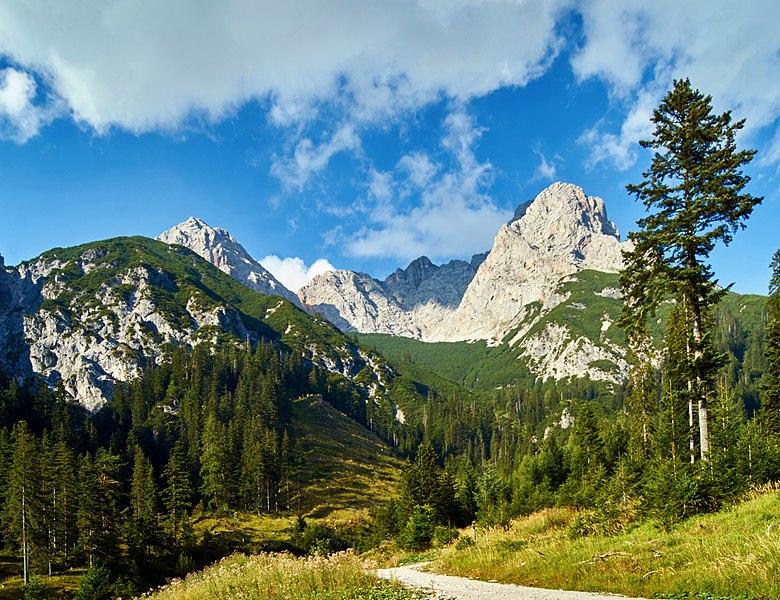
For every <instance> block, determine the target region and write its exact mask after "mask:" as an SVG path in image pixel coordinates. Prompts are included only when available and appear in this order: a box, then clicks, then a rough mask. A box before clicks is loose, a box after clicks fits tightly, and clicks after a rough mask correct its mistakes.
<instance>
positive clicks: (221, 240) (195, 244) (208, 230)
mask: <svg viewBox="0 0 780 600" xmlns="http://www.w3.org/2000/svg"><path fill="white" fill-rule="evenodd" d="M157 239H158V240H160V241H161V242H165V243H166V244H178V245H180V246H184V247H185V248H189V249H190V250H192V251H193V252H195V254H197V255H199V256H201V257H202V258H205V259H206V260H207V261H209V262H210V263H211V264H212V265H214V266H215V267H217V268H218V269H219V270H221V271H222V272H223V273H227V274H228V275H230V276H231V277H232V278H233V279H235V280H236V281H239V282H241V283H243V284H244V285H246V286H248V287H250V288H251V289H253V290H255V291H256V292H260V293H261V294H275V295H277V296H282V297H283V298H286V299H287V300H289V301H290V302H292V303H293V304H295V305H296V306H298V307H301V303H300V300H299V299H298V296H296V295H295V294H294V293H293V292H291V291H290V290H288V289H287V288H286V287H284V286H283V285H282V284H281V283H280V282H279V281H278V280H277V279H276V278H275V277H274V276H273V275H272V274H271V273H269V272H268V270H267V269H265V268H264V267H263V266H262V265H261V264H260V263H258V262H257V261H256V260H255V259H254V258H252V257H251V256H250V255H249V253H248V252H247V251H246V250H245V249H244V247H243V246H242V245H241V244H239V243H238V242H237V241H236V239H235V238H234V237H233V236H232V235H230V233H229V232H227V231H226V230H224V229H218V228H214V227H210V226H209V225H208V224H206V223H205V222H204V221H202V220H201V219H196V218H194V217H190V218H189V219H187V220H186V221H184V222H183V223H179V224H178V225H176V226H175V227H172V228H171V229H169V230H168V231H164V232H163V233H161V234H160V235H159V236H158V237H157Z"/></svg>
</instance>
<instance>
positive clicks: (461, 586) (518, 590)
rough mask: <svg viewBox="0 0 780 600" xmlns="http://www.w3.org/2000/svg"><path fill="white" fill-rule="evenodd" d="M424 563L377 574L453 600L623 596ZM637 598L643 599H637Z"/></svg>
mask: <svg viewBox="0 0 780 600" xmlns="http://www.w3.org/2000/svg"><path fill="white" fill-rule="evenodd" d="M425 564H426V563H420V564H417V565H409V566H406V567H396V568H394V569H379V570H378V571H377V572H376V574H377V575H378V576H379V577H382V578H383V579H390V580H395V581H398V582H399V583H400V584H402V585H403V586H405V587H411V588H418V589H422V590H428V591H430V592H431V597H432V598H438V599H444V598H454V599H456V600H498V599H500V600H618V599H620V598H625V596H618V595H615V594H595V593H591V592H567V591H564V590H545V589H542V588H531V587H524V586H520V585H513V584H510V583H495V582H489V581H478V580H475V579H466V578H465V577H453V576H451V575H437V574H436V573H428V572H425V571H422V570H421V568H422V567H423V566H425ZM636 600H642V599H641V598H640V599H636Z"/></svg>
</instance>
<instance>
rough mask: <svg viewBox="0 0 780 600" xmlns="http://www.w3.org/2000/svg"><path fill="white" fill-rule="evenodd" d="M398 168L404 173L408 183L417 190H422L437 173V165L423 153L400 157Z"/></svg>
mask: <svg viewBox="0 0 780 600" xmlns="http://www.w3.org/2000/svg"><path fill="white" fill-rule="evenodd" d="M398 168H400V169H401V170H403V171H405V172H406V174H407V176H408V180H409V182H411V183H412V184H414V186H415V187H417V188H424V187H425V186H427V185H428V184H429V183H430V182H431V181H432V180H433V178H434V176H435V175H436V173H437V172H438V171H439V165H437V164H436V163H434V162H433V161H432V160H431V158H430V156H428V155H427V154H425V153H423V152H413V153H411V154H407V155H406V156H403V157H401V160H399V161H398Z"/></svg>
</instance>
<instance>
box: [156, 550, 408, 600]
mask: <svg viewBox="0 0 780 600" xmlns="http://www.w3.org/2000/svg"><path fill="white" fill-rule="evenodd" d="M142 598H150V599H153V600H220V599H224V600H228V599H230V600H237V599H239V598H240V599H247V600H249V599H251V600H271V599H273V600H309V599H311V600H315V599H318V600H361V599H365V600H412V599H418V598H420V595H419V594H416V593H414V592H410V591H408V590H405V589H403V588H401V587H400V586H398V585H395V584H392V583H389V582H386V581H380V580H378V579H377V578H376V577H374V576H372V575H370V574H369V573H367V572H366V571H365V569H364V565H363V563H362V562H361V561H360V559H358V558H357V557H356V556H355V555H354V554H351V553H340V554H334V555H332V556H330V557H327V558H326V557H309V558H294V557H292V556H290V555H287V554H260V555H255V556H244V555H234V556H231V557H228V558H226V559H223V560H221V561H220V562H218V563H216V564H215V565H212V566H211V567H208V568H207V569H205V570H203V571H201V572H198V573H193V574H191V575H188V576H187V578H186V579H184V580H176V581H174V582H172V583H171V584H169V585H167V586H165V587H164V588H161V589H160V590H157V591H156V592H153V593H151V594H145V595H144V596H142Z"/></svg>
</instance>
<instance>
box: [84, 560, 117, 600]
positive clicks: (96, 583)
mask: <svg viewBox="0 0 780 600" xmlns="http://www.w3.org/2000/svg"><path fill="white" fill-rule="evenodd" d="M113 597H114V587H113V586H112V585H111V576H110V574H109V572H108V569H106V568H105V567H102V566H96V567H92V568H90V569H89V570H88V571H87V572H86V573H85V574H84V577H82V578H81V585H80V586H79V591H78V592H77V593H76V600H111V598H113Z"/></svg>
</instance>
